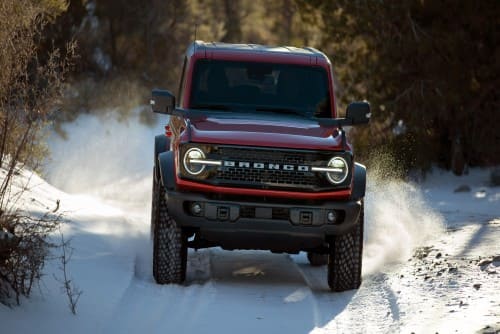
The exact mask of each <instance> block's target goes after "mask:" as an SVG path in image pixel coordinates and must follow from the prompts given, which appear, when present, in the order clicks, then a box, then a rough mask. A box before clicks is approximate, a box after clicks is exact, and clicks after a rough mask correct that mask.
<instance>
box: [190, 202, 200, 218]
mask: <svg viewBox="0 0 500 334" xmlns="http://www.w3.org/2000/svg"><path fill="white" fill-rule="evenodd" d="M201 210H202V207H201V204H200V203H193V204H191V213H192V214H193V215H195V216H199V215H200V214H201Z"/></svg>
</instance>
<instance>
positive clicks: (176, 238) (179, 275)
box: [151, 175, 187, 284]
mask: <svg viewBox="0 0 500 334" xmlns="http://www.w3.org/2000/svg"><path fill="white" fill-rule="evenodd" d="M151 231H152V239H153V277H154V279H155V281H156V283H158V284H169V283H175V284H180V283H182V282H184V280H185V279H186V264H187V237H186V235H185V233H184V232H183V231H182V228H180V227H179V226H178V225H177V223H176V222H175V220H174V219H173V218H172V217H170V215H169V214H168V208H167V200H166V199H165V188H164V187H163V185H162V184H161V181H160V180H156V178H155V176H154V175H153V201H152V208H151Z"/></svg>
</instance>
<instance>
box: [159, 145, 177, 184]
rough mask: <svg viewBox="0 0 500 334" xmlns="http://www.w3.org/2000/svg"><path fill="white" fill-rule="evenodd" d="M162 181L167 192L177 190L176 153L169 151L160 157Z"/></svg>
mask: <svg viewBox="0 0 500 334" xmlns="http://www.w3.org/2000/svg"><path fill="white" fill-rule="evenodd" d="M158 167H159V174H160V180H161V182H162V184H163V186H164V187H165V189H167V190H175V166H174V152H172V151H167V152H162V153H160V154H159V155H158Z"/></svg>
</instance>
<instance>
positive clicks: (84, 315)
mask: <svg viewBox="0 0 500 334" xmlns="http://www.w3.org/2000/svg"><path fill="white" fill-rule="evenodd" d="M65 129H66V130H67V131H68V134H69V140H68V141H63V140H61V139H59V138H58V137H57V136H54V137H52V138H51V139H50V146H51V148H52V150H53V154H52V159H53V160H52V161H51V162H49V163H48V164H47V166H46V170H47V171H50V172H47V173H46V174H47V179H48V181H49V183H50V184H48V183H46V182H45V181H44V180H42V179H41V178H39V177H38V176H36V175H34V176H32V177H31V181H30V187H29V191H28V192H27V193H26V194H25V196H24V198H23V202H21V204H24V205H26V206H27V207H28V208H29V209H30V210H31V211H33V212H43V211H45V210H48V209H53V208H54V207H55V203H56V200H57V199H60V200H61V207H60V211H63V212H65V217H66V219H67V220H68V223H67V224H66V225H65V228H64V233H65V235H66V237H71V238H72V246H73V247H74V248H75V251H74V255H73V258H72V261H71V263H70V268H69V271H70V275H71V276H72V278H73V279H74V282H75V283H76V284H77V285H78V287H79V288H80V289H81V290H82V291H83V295H82V296H81V299H80V301H79V303H78V306H77V312H78V314H77V315H76V316H73V315H72V314H71V313H70V311H69V309H68V308H67V305H66V299H65V298H66V297H65V296H64V294H63V293H62V292H61V287H60V284H59V283H57V281H56V280H54V278H53V274H55V275H60V273H59V271H58V269H57V268H58V264H57V263H52V262H49V263H48V264H47V266H46V276H45V277H44V278H43V281H42V284H41V285H40V289H39V291H36V292H35V294H34V295H33V297H32V298H31V299H30V300H24V301H23V303H22V305H21V306H19V307H13V308H8V307H6V306H3V305H0V324H1V325H0V328H2V333H30V332H37V333H50V334H54V333H73V334H77V333H138V332H142V333H236V332H237V333H256V332H258V333H393V332H401V333H411V332H415V333H429V332H432V333H434V332H439V333H473V332H476V331H480V330H483V331H484V332H488V331H491V332H493V331H494V330H493V329H492V328H495V326H496V328H497V329H498V330H500V293H499V292H498V287H499V282H500V280H499V275H500V257H498V256H499V255H500V243H499V242H498V240H499V238H500V188H498V187H497V188H494V187H490V186H489V185H488V178H489V173H488V171H487V170H472V171H471V172H470V174H469V175H467V176H464V177H460V178H459V177H455V176H452V175H450V174H449V173H444V172H440V171H436V172H434V173H433V174H432V175H430V176H428V178H427V179H426V181H425V182H423V183H422V184H420V185H415V184H409V183H404V182H399V181H398V182H397V181H392V180H387V179H384V178H382V177H377V173H371V175H372V178H371V180H370V186H369V189H368V194H367V198H366V214H365V216H366V239H365V254H364V270H363V284H362V286H361V288H360V289H359V290H357V291H348V292H343V293H331V292H329V291H328V287H327V284H326V269H325V268H313V267H310V266H309V265H308V264H307V259H306V257H305V255H304V254H299V255H292V256H289V255H280V254H271V253H269V252H261V251H234V252H226V251H222V250H220V249H209V250H202V251H198V252H194V251H190V253H189V259H188V261H189V262H188V275H187V282H186V284H185V285H183V286H175V285H166V286H160V285H156V284H155V283H154V281H153V278H152V275H151V243H150V239H149V211H150V196H151V194H150V188H151V177H150V174H151V169H152V162H151V157H152V147H153V146H152V145H153V138H154V135H155V134H157V133H161V126H157V127H155V128H149V127H147V126H145V125H141V124H140V123H139V122H138V119H134V118H132V119H129V120H128V121H123V120H122V121H118V120H117V119H116V117H113V116H112V115H108V116H103V117H101V118H96V117H95V116H91V115H85V116H81V117H80V118H78V119H77V121H76V122H74V123H72V124H68V125H67V126H66V127H65ZM0 175H2V174H1V173H0ZM27 177H28V174H27V173H24V174H22V175H21V176H20V181H22V180H26V178H27ZM20 181H19V182H20ZM462 184H465V185H468V186H469V187H470V191H468V192H458V193H455V192H454V190H455V189H456V188H457V187H458V186H460V185H462ZM495 256H496V258H495ZM487 326H490V327H489V329H486V328H487Z"/></svg>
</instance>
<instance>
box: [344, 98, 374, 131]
mask: <svg viewBox="0 0 500 334" xmlns="http://www.w3.org/2000/svg"><path fill="white" fill-rule="evenodd" d="M371 116H372V113H371V111H370V104H369V103H368V102H352V103H350V104H349V105H348V106H347V111H346V116H345V118H346V119H347V120H349V121H350V123H351V125H357V124H368V122H369V121H370V117H371Z"/></svg>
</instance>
